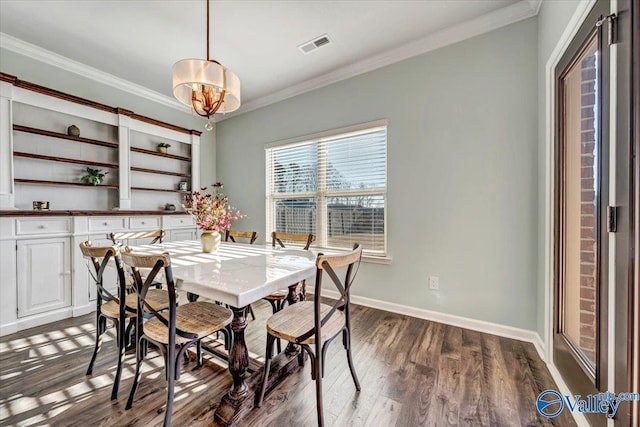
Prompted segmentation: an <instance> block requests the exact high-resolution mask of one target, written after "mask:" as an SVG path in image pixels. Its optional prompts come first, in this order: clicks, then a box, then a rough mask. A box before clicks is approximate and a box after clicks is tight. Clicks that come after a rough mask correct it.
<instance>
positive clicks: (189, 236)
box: [169, 228, 198, 242]
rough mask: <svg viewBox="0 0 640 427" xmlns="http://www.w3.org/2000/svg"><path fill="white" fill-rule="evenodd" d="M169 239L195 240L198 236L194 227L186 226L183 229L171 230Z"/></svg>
mask: <svg viewBox="0 0 640 427" xmlns="http://www.w3.org/2000/svg"><path fill="white" fill-rule="evenodd" d="M169 237H170V239H171V241H172V242H175V241H177V240H196V239H197V238H198V236H197V234H196V230H195V229H194V228H187V229H184V230H171V231H170V235H169Z"/></svg>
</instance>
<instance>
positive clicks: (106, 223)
mask: <svg viewBox="0 0 640 427" xmlns="http://www.w3.org/2000/svg"><path fill="white" fill-rule="evenodd" d="M124 228H126V227H125V225H124V218H113V217H109V218H89V231H104V232H105V233H110V232H112V231H118V230H122V229H124Z"/></svg>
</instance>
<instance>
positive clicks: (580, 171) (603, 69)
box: [553, 0, 610, 425]
mask: <svg viewBox="0 0 640 427" xmlns="http://www.w3.org/2000/svg"><path fill="white" fill-rule="evenodd" d="M609 6H610V5H609V1H604V0H599V1H598V2H597V3H596V5H595V6H594V8H593V9H592V11H591V12H590V14H589V16H588V17H587V19H586V20H585V22H584V24H583V25H582V27H581V28H580V29H579V31H578V32H577V34H576V36H575V37H574V39H573V41H572V42H571V43H570V45H569V47H568V49H567V51H566V52H565V54H564V56H563V57H562V59H561V60H560V62H559V63H558V66H557V67H556V70H555V79H556V80H555V81H556V88H557V93H556V100H557V105H556V111H557V117H556V123H557V128H556V165H555V169H556V170H555V183H556V203H555V207H556V212H555V228H554V229H555V234H556V235H555V266H556V269H555V273H556V274H555V284H554V288H555V295H554V296H555V298H554V301H555V303H554V340H553V345H554V363H555V364H556V366H557V368H558V370H559V371H560V373H561V374H562V376H563V378H564V379H565V381H566V383H567V385H568V386H569V388H570V389H571V392H572V393H574V394H580V395H582V396H586V395H588V394H595V393H597V392H598V391H599V390H603V391H604V390H606V387H607V384H606V379H607V305H608V304H607V301H608V300H607V297H608V286H609V283H608V268H607V266H608V262H609V257H608V254H609V245H608V240H609V239H608V231H607V225H608V222H607V214H608V201H609V184H610V182H609V154H610V145H609V112H610V106H609V102H608V100H609V95H610V92H609V60H610V54H609V47H608V40H607V36H608V29H607V25H606V24H607V21H606V20H604V21H602V19H603V18H605V17H606V16H607V15H608V14H609ZM597 22H603V23H604V24H605V25H596V23H597ZM605 417H606V415H605V414H594V415H589V416H588V419H590V422H591V423H592V424H593V425H601V424H602V423H603V422H605Z"/></svg>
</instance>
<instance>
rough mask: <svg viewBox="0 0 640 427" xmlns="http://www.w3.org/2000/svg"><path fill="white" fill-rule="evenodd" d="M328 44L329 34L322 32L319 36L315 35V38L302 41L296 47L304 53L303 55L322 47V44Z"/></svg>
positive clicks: (329, 41)
mask: <svg viewBox="0 0 640 427" xmlns="http://www.w3.org/2000/svg"><path fill="white" fill-rule="evenodd" d="M328 44H331V40H330V39H329V36H328V35H326V34H323V35H321V36H319V37H316V38H315V39H313V40H311V41H308V42H306V43H302V44H301V45H299V46H298V49H300V50H301V51H302V53H304V54H305V55H306V54H308V53H310V52H313V51H314V50H316V49H318V48H320V47H322V46H326V45H328Z"/></svg>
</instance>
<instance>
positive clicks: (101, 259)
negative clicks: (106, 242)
mask: <svg viewBox="0 0 640 427" xmlns="http://www.w3.org/2000/svg"><path fill="white" fill-rule="evenodd" d="M80 252H82V255H83V256H84V257H85V258H87V259H89V260H90V261H91V264H93V269H94V271H95V273H94V271H91V267H90V266H87V267H88V269H89V274H90V275H91V277H92V278H93V280H94V282H95V284H96V288H97V298H96V302H97V305H98V309H99V307H100V305H102V303H103V302H108V301H111V300H113V301H115V302H116V303H117V304H120V301H124V298H125V297H126V290H125V287H126V286H125V285H124V283H125V272H124V266H123V264H122V258H121V257H120V251H119V250H118V248H117V247H116V246H92V245H91V242H90V241H86V242H82V243H80ZM111 258H113V259H114V262H115V264H116V269H117V272H118V296H115V295H113V294H112V293H111V292H109V290H107V289H106V288H105V286H104V283H103V282H104V280H103V279H104V272H105V270H106V268H107V266H108V264H109V260H110V259H111Z"/></svg>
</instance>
